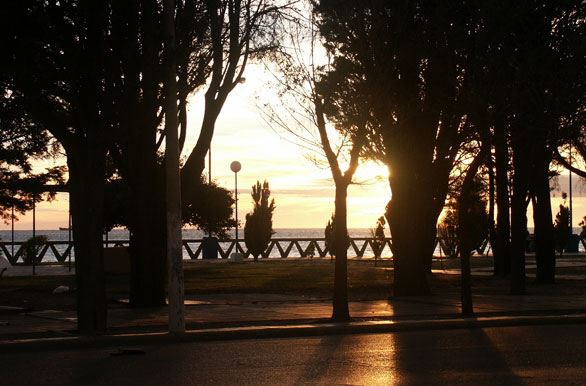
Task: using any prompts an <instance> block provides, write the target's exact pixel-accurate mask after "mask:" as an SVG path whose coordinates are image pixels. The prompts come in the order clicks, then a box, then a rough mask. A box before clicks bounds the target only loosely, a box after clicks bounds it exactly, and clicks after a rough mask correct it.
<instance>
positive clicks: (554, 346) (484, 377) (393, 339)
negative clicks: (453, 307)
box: [0, 325, 586, 386]
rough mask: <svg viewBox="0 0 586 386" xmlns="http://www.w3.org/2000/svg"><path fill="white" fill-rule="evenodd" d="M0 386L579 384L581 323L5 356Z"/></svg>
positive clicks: (585, 368) (583, 349) (0, 360)
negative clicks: (0, 385)
mask: <svg viewBox="0 0 586 386" xmlns="http://www.w3.org/2000/svg"><path fill="white" fill-rule="evenodd" d="M121 349H123V350H121ZM124 350H127V351H124ZM0 384H2V385H11V386H12V385H109V386H114V385H585V384H586V325H564V326H521V327H501V328H486V329H459V330H431V331H409V332H396V333H389V334H371V335H338V336H325V337H313V338H286V339H259V340H238V341H220V342H205V343H204V342H202V343H185V344H170V345H164V346H143V347H137V346H134V347H125V348H118V347H114V348H99V349H83V350H52V351H46V352H27V353H12V354H11V353H7V352H3V353H0Z"/></svg>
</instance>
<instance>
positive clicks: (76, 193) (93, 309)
mask: <svg viewBox="0 0 586 386" xmlns="http://www.w3.org/2000/svg"><path fill="white" fill-rule="evenodd" d="M105 156H106V151H105V150H104V149H103V148H100V147H99V146H97V145H90V144H88V145H86V146H84V147H83V148H82V147H81V145H80V146H79V147H75V151H69V152H68V153H67V165H68V167H69V184H68V185H69V194H70V201H71V203H70V204H71V205H70V206H71V217H72V220H73V240H74V246H75V273H76V279H77V329H78V331H79V332H80V333H84V334H92V333H100V332H105V331H106V327H107V308H106V294H105V287H104V260H103V253H102V249H103V244H102V231H103V214H104V169H105Z"/></svg>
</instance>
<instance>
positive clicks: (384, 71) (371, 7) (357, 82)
mask: <svg viewBox="0 0 586 386" xmlns="http://www.w3.org/2000/svg"><path fill="white" fill-rule="evenodd" d="M317 11H318V15H319V17H320V31H321V33H322V35H323V36H324V39H325V45H326V48H327V49H328V51H329V52H330V53H331V54H332V56H334V57H335V58H336V60H335V62H334V63H333V67H334V69H335V71H337V72H339V73H343V74H345V77H346V78H348V79H351V83H350V84H351V86H352V87H351V88H350V89H349V90H348V92H346V93H345V94H344V96H343V98H340V99H339V101H340V103H339V104H340V105H341V106H342V107H343V113H341V114H340V115H339V118H341V119H339V121H349V120H348V118H349V116H351V113H352V110H354V109H356V107H357V106H361V105H362V106H364V105H366V106H368V110H369V114H368V115H367V123H368V125H367V127H368V128H369V137H368V138H369V140H370V144H369V146H368V148H369V150H370V155H371V156H373V157H375V158H377V159H379V160H381V161H382V162H384V163H385V164H386V165H387V166H388V167H389V170H390V173H389V174H390V177H389V183H390V187H391V190H392V199H391V201H390V202H389V205H388V211H387V213H386V217H387V220H388V224H389V228H390V230H391V235H392V238H393V248H394V262H395V271H394V272H395V281H394V293H395V294H396V295H416V294H425V293H429V286H428V283H427V278H426V272H427V271H429V269H430V267H431V258H432V255H433V250H434V246H435V238H436V222H437V218H438V216H439V214H440V212H441V211H442V208H443V206H444V201H445V197H446V194H447V187H448V184H447V182H448V178H449V175H450V171H451V170H452V165H453V162H454V159H455V156H456V154H457V152H458V150H459V147H460V143H461V141H462V140H463V138H462V137H461V133H462V132H464V131H466V130H467V129H468V128H469V123H468V122H467V119H466V116H465V114H464V113H463V106H464V102H465V101H464V100H463V98H462V97H463V96H464V95H465V93H464V92H463V90H464V89H465V88H466V87H467V77H468V71H467V67H468V63H467V62H468V60H469V58H470V56H468V52H469V49H470V46H471V38H470V33H469V32H470V22H469V20H470V16H469V15H468V13H469V9H468V8H467V7H466V6H461V5H459V4H458V5H456V4H455V3H454V4H451V5H447V4H441V5H440V4H435V3H434V4H432V3H428V2H418V1H414V2H395V3H388V2H387V3H385V2H378V1H366V2H360V3H356V2H354V1H339V0H336V1H326V0H323V1H320V2H319V4H318V6H317ZM348 95H352V96H353V97H354V101H352V100H350V102H348V99H349V98H348ZM344 99H345V100H346V101H345V103H344V104H342V101H343V100H344ZM358 101H360V102H358ZM353 102H358V103H353ZM344 114H346V116H344ZM413 203H416V205H414V204H413Z"/></svg>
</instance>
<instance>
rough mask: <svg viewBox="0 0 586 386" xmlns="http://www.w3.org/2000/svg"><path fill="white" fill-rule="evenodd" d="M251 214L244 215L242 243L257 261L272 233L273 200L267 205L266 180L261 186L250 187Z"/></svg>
mask: <svg viewBox="0 0 586 386" xmlns="http://www.w3.org/2000/svg"><path fill="white" fill-rule="evenodd" d="M250 195H251V196H252V203H253V206H252V212H251V213H248V214H246V223H245V225H244V242H245V243H246V247H247V248H248V251H249V252H250V254H251V255H252V256H253V257H254V261H257V260H258V255H262V254H263V253H264V251H265V250H266V249H267V247H268V245H269V242H270V241H271V236H272V235H273V234H274V233H275V232H274V231H273V212H274V211H275V208H276V207H275V200H274V199H272V200H271V201H270V203H269V196H270V195H271V191H270V189H269V183H268V181H267V180H265V181H264V183H263V184H262V185H261V183H260V181H256V185H252V193H250Z"/></svg>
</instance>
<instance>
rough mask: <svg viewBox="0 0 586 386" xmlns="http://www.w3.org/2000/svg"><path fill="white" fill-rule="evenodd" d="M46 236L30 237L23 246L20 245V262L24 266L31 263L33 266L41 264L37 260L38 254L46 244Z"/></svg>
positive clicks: (39, 260)
mask: <svg viewBox="0 0 586 386" xmlns="http://www.w3.org/2000/svg"><path fill="white" fill-rule="evenodd" d="M47 240H48V238H47V236H44V235H41V236H35V237H31V238H30V239H28V240H27V241H25V243H24V244H22V253H23V255H22V260H23V262H24V264H27V265H31V264H33V261H34V262H35V264H38V263H40V262H41V259H40V258H39V252H40V251H41V249H42V248H43V246H44V245H45V244H46V243H47Z"/></svg>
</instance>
